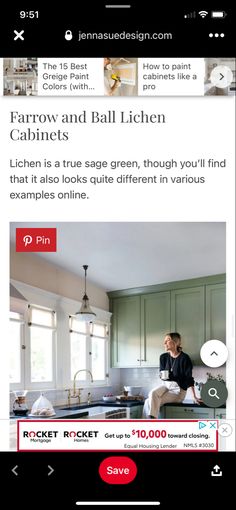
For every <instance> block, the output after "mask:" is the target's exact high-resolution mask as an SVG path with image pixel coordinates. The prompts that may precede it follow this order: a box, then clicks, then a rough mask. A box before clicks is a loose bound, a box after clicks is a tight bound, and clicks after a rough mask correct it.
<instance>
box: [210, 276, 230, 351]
mask: <svg viewBox="0 0 236 510" xmlns="http://www.w3.org/2000/svg"><path fill="white" fill-rule="evenodd" d="M206 340H221V341H223V342H225V341H226V288H225V284H224V283H219V284H215V285H207V286H206Z"/></svg>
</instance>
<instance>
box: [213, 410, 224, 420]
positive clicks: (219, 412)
mask: <svg viewBox="0 0 236 510" xmlns="http://www.w3.org/2000/svg"><path fill="white" fill-rule="evenodd" d="M215 419H216V420H225V419H226V409H215Z"/></svg>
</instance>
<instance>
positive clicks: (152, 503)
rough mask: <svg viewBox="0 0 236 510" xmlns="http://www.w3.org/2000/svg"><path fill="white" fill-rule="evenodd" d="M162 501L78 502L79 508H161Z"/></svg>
mask: <svg viewBox="0 0 236 510" xmlns="http://www.w3.org/2000/svg"><path fill="white" fill-rule="evenodd" d="M160 504H161V503H160V501H76V505H78V506H159V505H160Z"/></svg>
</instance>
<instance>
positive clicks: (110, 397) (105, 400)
mask: <svg viewBox="0 0 236 510" xmlns="http://www.w3.org/2000/svg"><path fill="white" fill-rule="evenodd" d="M102 400H104V402H115V401H116V397H115V396H114V395H112V396H109V397H108V396H105V395H104V397H102Z"/></svg>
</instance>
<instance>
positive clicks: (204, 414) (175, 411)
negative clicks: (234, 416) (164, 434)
mask: <svg viewBox="0 0 236 510" xmlns="http://www.w3.org/2000/svg"><path fill="white" fill-rule="evenodd" d="M164 418H167V419H170V420H210V419H214V418H215V413H214V409H213V408H212V409H210V408H208V407H200V406H199V407H189V406H186V407H184V406H171V405H168V406H164Z"/></svg>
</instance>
